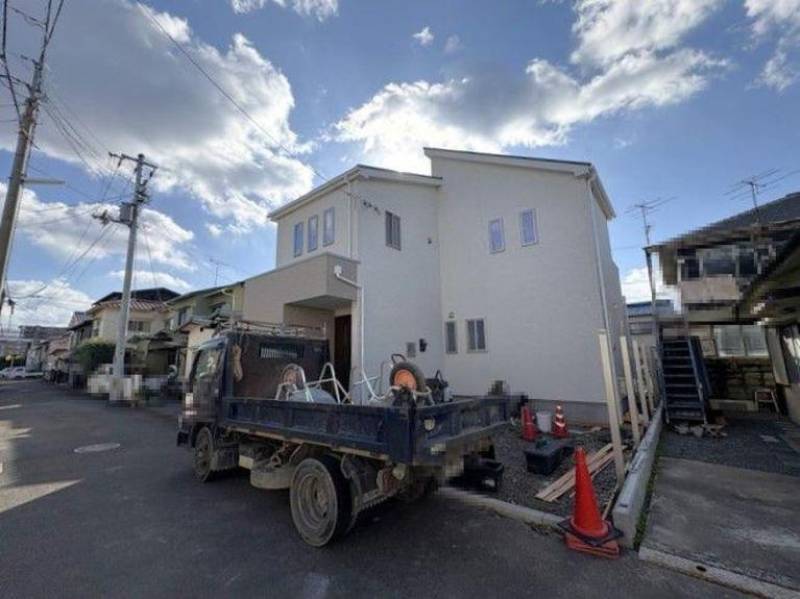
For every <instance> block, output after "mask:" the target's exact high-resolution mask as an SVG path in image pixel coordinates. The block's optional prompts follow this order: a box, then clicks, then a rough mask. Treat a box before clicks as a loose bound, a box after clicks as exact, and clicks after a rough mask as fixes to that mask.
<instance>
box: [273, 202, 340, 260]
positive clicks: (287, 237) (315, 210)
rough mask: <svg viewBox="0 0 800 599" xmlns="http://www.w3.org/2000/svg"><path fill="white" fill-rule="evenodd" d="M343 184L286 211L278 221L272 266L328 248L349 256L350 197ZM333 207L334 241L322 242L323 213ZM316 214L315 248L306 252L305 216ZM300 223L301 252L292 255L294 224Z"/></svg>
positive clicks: (325, 250)
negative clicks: (330, 242)
mask: <svg viewBox="0 0 800 599" xmlns="http://www.w3.org/2000/svg"><path fill="white" fill-rule="evenodd" d="M346 191H347V188H346V187H340V188H339V189H336V190H334V191H332V192H330V193H327V194H325V195H322V196H320V197H319V198H317V199H315V200H314V201H313V202H310V203H308V204H306V205H305V206H302V207H300V208H298V209H297V210H294V211H292V212H290V213H289V214H287V215H286V216H285V217H284V218H282V219H281V220H280V222H279V224H278V233H277V242H276V246H277V255H276V257H275V267H276V268H280V267H281V266H286V265H287V264H291V263H292V262H296V261H298V260H302V259H304V258H308V257H312V256H316V255H318V254H321V253H322V252H330V253H332V254H338V255H339V256H345V257H348V258H350V257H352V253H351V247H350V204H351V202H350V197H349V196H348V195H347V193H346ZM331 207H333V208H334V215H335V216H334V229H335V235H334V242H333V243H332V244H331V245H328V246H326V245H323V228H324V222H323V221H324V213H325V210H327V209H328V208H331ZM314 215H316V216H317V217H318V218H319V240H318V244H317V249H316V250H315V251H313V252H308V251H307V248H308V219H309V217H311V216H314ZM298 222H302V223H303V253H302V254H301V255H300V256H297V257H295V255H294V226H295V224H296V223H298Z"/></svg>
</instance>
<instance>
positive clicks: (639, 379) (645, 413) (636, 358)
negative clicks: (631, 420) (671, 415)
mask: <svg viewBox="0 0 800 599" xmlns="http://www.w3.org/2000/svg"><path fill="white" fill-rule="evenodd" d="M631 343H632V344H633V363H634V365H635V366H636V387H637V388H638V389H639V401H640V402H641V404H642V419H643V420H644V425H645V426H650V413H649V412H650V410H649V409H648V407H647V398H646V397H645V393H646V391H645V386H644V376H643V375H642V362H641V357H640V350H639V342H638V341H637V340H636V339H631Z"/></svg>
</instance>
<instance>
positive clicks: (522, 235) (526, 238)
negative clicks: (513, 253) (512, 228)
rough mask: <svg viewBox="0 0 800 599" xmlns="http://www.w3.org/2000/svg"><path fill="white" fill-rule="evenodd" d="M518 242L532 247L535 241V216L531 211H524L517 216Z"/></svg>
mask: <svg viewBox="0 0 800 599" xmlns="http://www.w3.org/2000/svg"><path fill="white" fill-rule="evenodd" d="M519 240H520V243H521V244H522V245H523V246H525V245H534V244H535V243H536V242H537V241H538V238H537V235H536V214H535V213H534V211H533V210H525V211H524V212H521V213H520V215H519Z"/></svg>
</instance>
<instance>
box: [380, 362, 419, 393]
mask: <svg viewBox="0 0 800 599" xmlns="http://www.w3.org/2000/svg"><path fill="white" fill-rule="evenodd" d="M389 384H390V385H391V386H392V387H402V388H404V389H408V390H409V391H420V392H421V391H425V389H427V388H428V385H427V384H426V383H425V375H424V374H423V373H422V370H420V369H419V366H417V365H416V364H412V363H411V362H397V363H396V364H395V365H394V366H392V372H391V374H389Z"/></svg>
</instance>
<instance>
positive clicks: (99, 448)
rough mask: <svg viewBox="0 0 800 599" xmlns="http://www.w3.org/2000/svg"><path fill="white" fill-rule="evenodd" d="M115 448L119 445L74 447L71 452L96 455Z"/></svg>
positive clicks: (98, 444)
mask: <svg viewBox="0 0 800 599" xmlns="http://www.w3.org/2000/svg"><path fill="white" fill-rule="evenodd" d="M117 447H119V443H95V444H94V445H84V446H83V447H76V448H75V449H74V450H73V451H75V453H97V452H100V451H111V450H112V449H116V448H117Z"/></svg>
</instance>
